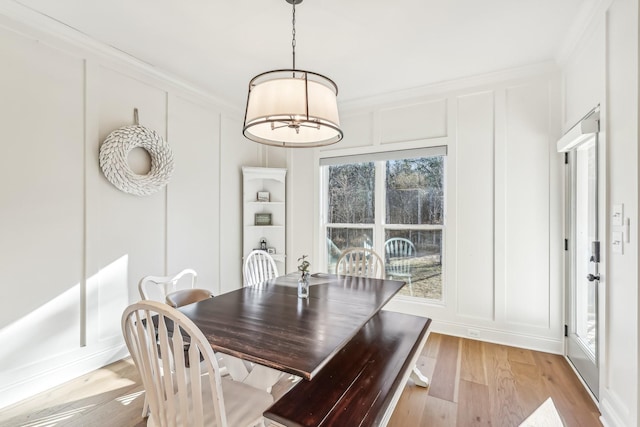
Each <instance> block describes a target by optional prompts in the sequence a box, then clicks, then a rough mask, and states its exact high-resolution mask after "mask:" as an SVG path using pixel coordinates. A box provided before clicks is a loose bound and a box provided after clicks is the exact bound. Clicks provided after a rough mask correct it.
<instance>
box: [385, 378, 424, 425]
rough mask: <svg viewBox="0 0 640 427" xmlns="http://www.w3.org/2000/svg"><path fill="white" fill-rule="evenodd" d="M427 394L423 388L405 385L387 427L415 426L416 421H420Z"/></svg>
mask: <svg viewBox="0 0 640 427" xmlns="http://www.w3.org/2000/svg"><path fill="white" fill-rule="evenodd" d="M427 394H428V391H427V390H426V389H425V388H423V387H419V386H416V385H415V384H407V386H406V387H405V389H404V391H403V392H402V396H401V397H400V400H399V401H398V404H397V405H396V409H395V411H394V412H393V416H392V417H391V420H389V424H387V425H388V426H389V427H406V426H410V425H415V424H416V420H420V419H422V414H423V412H424V407H425V400H426V397H427Z"/></svg>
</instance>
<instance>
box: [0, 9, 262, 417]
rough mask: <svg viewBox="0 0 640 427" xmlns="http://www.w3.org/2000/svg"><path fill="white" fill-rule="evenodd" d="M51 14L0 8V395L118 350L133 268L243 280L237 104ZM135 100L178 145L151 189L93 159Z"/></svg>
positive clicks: (3, 401)
mask: <svg viewBox="0 0 640 427" xmlns="http://www.w3.org/2000/svg"><path fill="white" fill-rule="evenodd" d="M0 12H4V11H0ZM17 18H23V16H18V17H17ZM38 19H39V18H38ZM47 25H51V28H49V29H52V28H55V29H56V30H55V31H58V33H56V34H53V33H51V32H47V33H44V32H41V31H39V30H36V29H35V27H32V26H30V25H28V24H25V23H21V22H20V19H17V20H14V19H12V18H10V17H9V16H6V15H2V14H0V59H1V62H2V64H3V66H2V67H1V68H0V93H2V102H0V117H2V119H0V120H1V123H0V141H1V142H0V146H1V147H2V155H1V156H0V218H1V219H2V221H0V277H2V278H3V285H2V289H3V301H4V304H3V306H2V307H3V308H2V310H0V341H1V342H2V343H3V345H2V349H1V350H0V363H1V366H2V369H0V407H3V406H6V405H7V404H10V403H12V402H15V401H17V400H20V399H22V398H24V397H27V396H29V395H32V394H34V393H36V392H39V391H42V390H44V389H47V388H50V387H52V386H54V385H57V384H59V383H61V382H63V381H66V380H68V379H71V378H74V377H77V376H78V375H81V374H83V373H85V372H88V371H91V370H93V369H96V368H98V367H101V366H103V365H105V364H107V363H109V362H111V361H114V360H117V359H119V358H120V357H122V356H123V355H124V354H126V351H125V348H124V345H123V340H122V334H121V331H120V316H121V314H122V311H123V309H124V308H125V307H126V306H127V305H128V304H130V303H132V302H134V301H137V300H138V299H139V295H138V290H137V283H138V280H139V279H140V278H141V277H142V276H145V275H148V274H153V275H163V274H168V273H174V272H177V271H179V270H181V269H183V268H186V267H191V268H194V269H195V270H196V271H198V273H199V283H198V286H200V287H203V288H208V289H211V290H212V291H213V292H214V294H218V293H220V292H224V291H228V290H230V289H234V288H237V287H239V286H241V283H242V280H241V257H242V251H241V241H242V229H241V226H240V225H241V221H240V219H241V212H242V210H241V209H242V207H241V194H242V192H241V188H240V187H241V169H240V168H241V166H242V165H246V164H249V165H251V164H253V165H257V166H259V165H261V163H262V161H263V160H262V156H263V154H262V150H261V149H259V148H258V146H257V144H253V143H251V142H248V141H246V140H245V139H244V138H243V137H242V135H241V132H240V129H241V126H240V122H239V117H241V111H239V110H235V109H231V108H229V107H228V106H227V105H225V104H223V103H221V102H218V101H217V100H215V99H214V98H212V97H210V96H207V95H206V94H202V93H199V92H198V91H196V90H193V89H191V88H189V87H188V86H186V85H182V84H181V83H180V82H177V81H175V80H173V79H172V78H171V77H169V76H162V75H161V74H159V73H158V72H157V71H156V70H153V69H150V68H148V67H146V66H144V65H143V64H137V63H135V62H134V61H132V60H131V59H129V58H119V54H118V53H117V52H112V51H110V50H109V49H108V48H105V47H103V46H102V47H100V46H96V44H95V42H93V41H90V40H89V41H87V40H84V39H83V38H82V36H81V35H77V34H70V33H69V30H68V29H66V28H65V27H61V26H58V27H56V26H55V25H53V24H51V23H50V22H49V23H48V24H47ZM55 31H54V33H55ZM62 39H66V41H63V40H62ZM134 108H138V109H139V114H140V123H141V124H142V125H144V126H147V127H149V128H152V129H154V130H156V131H157V132H158V133H159V134H160V135H161V136H163V137H164V138H165V139H166V140H167V141H168V143H169V144H170V146H171V147H172V150H173V153H174V162H175V170H174V173H173V176H172V180H171V181H170V183H169V185H168V186H167V187H166V188H164V189H162V190H161V191H159V192H158V193H156V194H153V195H151V196H147V197H137V196H133V195H129V194H125V193H123V192H120V191H119V190H117V189H116V188H115V187H114V186H113V185H111V184H110V183H109V182H108V181H107V180H106V179H105V177H104V175H103V174H102V172H101V170H100V168H99V164H98V153H99V147H100V144H101V143H102V141H103V140H104V139H105V137H106V136H107V135H108V134H109V133H110V132H111V131H113V130H115V129H117V128H118V127H121V126H125V125H129V124H132V122H133V109H134ZM223 158H224V162H223V161H221V159H223ZM136 161H137V162H142V163H143V164H144V163H145V161H146V162H147V163H148V160H144V157H142V158H138V159H137V160H136ZM221 184H223V185H221ZM221 201H224V207H223V206H221ZM223 257H224V258H223ZM221 258H222V259H224V260H225V262H221Z"/></svg>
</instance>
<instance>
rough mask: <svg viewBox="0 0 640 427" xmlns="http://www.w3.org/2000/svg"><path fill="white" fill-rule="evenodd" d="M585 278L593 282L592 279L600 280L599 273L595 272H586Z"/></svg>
mask: <svg viewBox="0 0 640 427" xmlns="http://www.w3.org/2000/svg"><path fill="white" fill-rule="evenodd" d="M587 280H588V281H590V282H593V281H594V280H597V281H600V275H599V274H596V275H595V276H594V275H593V274H591V273H589V274H587Z"/></svg>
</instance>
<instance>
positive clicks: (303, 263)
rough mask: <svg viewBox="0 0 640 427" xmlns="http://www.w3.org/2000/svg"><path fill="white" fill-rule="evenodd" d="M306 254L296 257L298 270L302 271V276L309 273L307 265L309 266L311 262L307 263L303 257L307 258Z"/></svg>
mask: <svg viewBox="0 0 640 427" xmlns="http://www.w3.org/2000/svg"><path fill="white" fill-rule="evenodd" d="M307 256H308V255H302V256H301V257H300V258H298V271H299V272H301V273H302V276H306V275H307V274H309V267H310V266H311V264H309V261H307V260H306V259H305V258H307Z"/></svg>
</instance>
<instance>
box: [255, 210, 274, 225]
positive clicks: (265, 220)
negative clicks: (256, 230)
mask: <svg viewBox="0 0 640 427" xmlns="http://www.w3.org/2000/svg"><path fill="white" fill-rule="evenodd" d="M255 225H271V214H270V213H257V214H256V215H255Z"/></svg>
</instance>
